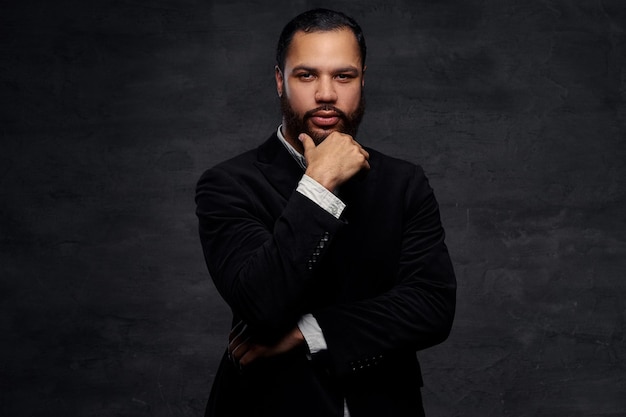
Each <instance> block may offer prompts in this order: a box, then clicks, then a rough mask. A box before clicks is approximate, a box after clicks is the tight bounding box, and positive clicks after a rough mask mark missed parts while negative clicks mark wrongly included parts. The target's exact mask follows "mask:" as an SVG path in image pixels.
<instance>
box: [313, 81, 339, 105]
mask: <svg viewBox="0 0 626 417" xmlns="http://www.w3.org/2000/svg"><path fill="white" fill-rule="evenodd" d="M315 101H317V102H318V103H334V102H335V101H337V92H336V91H335V86H334V85H333V80H332V79H331V78H329V77H321V78H320V79H319V80H318V82H317V89H316V91H315Z"/></svg>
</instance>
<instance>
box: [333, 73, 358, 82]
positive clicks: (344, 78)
mask: <svg viewBox="0 0 626 417" xmlns="http://www.w3.org/2000/svg"><path fill="white" fill-rule="evenodd" d="M335 78H337V80H339V81H350V80H351V79H353V78H354V75H352V74H337V75H336V76H335Z"/></svg>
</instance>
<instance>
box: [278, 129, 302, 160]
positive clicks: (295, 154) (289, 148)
mask: <svg viewBox="0 0 626 417" xmlns="http://www.w3.org/2000/svg"><path fill="white" fill-rule="evenodd" d="M282 127H283V125H280V126H278V131H277V132H276V136H278V139H279V140H280V141H281V143H282V144H283V145H285V148H287V151H289V154H290V155H291V156H292V157H293V159H295V160H296V162H297V163H298V165H300V167H301V168H302V169H303V170H306V159H305V158H304V155H302V154H301V153H300V152H298V151H297V150H296V148H294V147H293V146H291V144H290V143H289V142H287V139H285V137H284V136H283V132H282Z"/></svg>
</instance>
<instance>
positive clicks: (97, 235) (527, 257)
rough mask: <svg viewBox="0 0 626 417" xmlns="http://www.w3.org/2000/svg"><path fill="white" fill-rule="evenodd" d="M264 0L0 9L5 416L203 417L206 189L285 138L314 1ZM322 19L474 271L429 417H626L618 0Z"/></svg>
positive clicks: (65, 1) (384, 147) (211, 329)
mask: <svg viewBox="0 0 626 417" xmlns="http://www.w3.org/2000/svg"><path fill="white" fill-rule="evenodd" d="M10 3H14V4H10ZM269 4H270V2H260V1H252V0H247V1H237V0H228V1H226V0H225V1H214V2H200V1H195V0H185V1H183V0H181V1H174V0H156V1H130V0H103V1H99V2H90V1H79V0H60V1H55V2H51V1H39V2H19V4H18V2H3V3H2V6H0V7H1V10H0V53H1V61H0V88H1V94H0V97H1V102H2V105H1V110H2V112H1V116H0V117H1V118H0V135H1V142H0V219H1V220H0V277H1V280H0V326H1V332H0V349H1V352H0V353H1V355H0V415H2V416H198V415H200V414H201V412H202V410H203V408H204V404H205V401H206V398H207V395H208V391H209V387H210V384H211V381H212V378H213V375H214V373H215V369H216V365H217V361H218V356H219V354H220V353H221V351H222V350H223V349H224V347H225V340H226V333H227V325H228V314H227V310H226V308H225V305H224V303H223V302H222V301H221V299H220V298H219V296H218V295H217V294H216V292H215V290H214V288H213V286H212V284H211V282H210V279H209V276H208V274H207V272H206V268H205V266H204V263H203V259H202V255H201V250H200V245H199V241H198V237H197V232H196V218H195V215H194V208H195V205H194V202H193V197H194V186H195V182H196V180H197V178H198V176H199V175H200V173H201V172H202V171H203V170H204V169H205V168H207V167H209V166H211V165H213V164H215V163H216V162H218V161H220V160H222V159H225V158H226V157H229V156H231V155H234V154H235V153H238V152H240V151H243V150H245V149H247V148H249V147H252V146H255V145H256V144H258V143H259V142H260V141H261V140H262V139H264V138H265V137H266V136H267V135H268V134H269V133H270V132H271V131H272V130H273V129H275V128H276V126H277V124H278V121H279V112H278V101H277V98H276V95H275V89H274V86H273V70H272V69H273V58H272V57H273V53H274V45H275V42H276V39H277V37H278V34H279V32H280V30H281V28H282V26H283V24H284V23H285V22H286V21H287V20H288V19H289V18H290V17H292V16H293V15H295V14H297V13H299V12H301V11H303V10H305V9H307V8H310V7H312V6H318V5H324V3H323V2H315V1H287V0H280V1H274V2H271V4H272V5H271V6H270V5H269ZM332 6H333V7H335V8H337V9H341V10H345V11H347V12H349V13H350V14H352V15H354V16H355V17H356V18H357V20H359V22H360V23H361V24H362V26H363V29H364V31H365V33H366V36H367V40H368V44H369V59H368V65H369V69H368V72H367V83H366V94H367V99H368V111H367V114H366V116H365V119H366V121H365V122H364V125H363V127H362V129H361V132H360V135H359V137H360V140H361V141H362V142H365V143H366V144H367V145H370V146H372V147H375V148H378V149H379V150H381V151H384V152H387V153H389V154H392V155H395V156H401V157H404V158H406V159H409V160H411V161H414V162H418V163H420V164H422V165H423V166H424V168H425V170H426V172H427V174H428V175H429V177H430V179H431V183H432V185H433V186H434V188H435V191H436V194H437V196H438V199H439V201H440V204H441V211H442V218H443V222H444V225H445V226H446V230H447V236H448V243H449V247H450V251H451V253H452V256H453V260H454V264H455V268H456V271H457V274H458V281H459V292H458V303H459V304H458V314H457V319H456V322H455V325H454V328H453V331H452V335H451V337H450V339H449V340H448V341H447V342H446V343H444V344H443V345H440V346H437V347H435V348H432V349H430V350H429V351H427V352H423V353H422V355H421V357H422V361H423V368H424V374H425V382H426V386H425V389H424V391H425V407H426V410H427V412H428V414H429V415H430V416H431V417H433V416H440V417H444V416H446V417H447V416H464V417H465V416H476V417H478V416H480V417H484V416H564V417H565V416H567V417H577V416H624V415H626V395H624V392H626V364H625V360H626V344H625V335H624V327H625V320H626V301H625V299H626V280H625V279H624V278H625V275H626V184H625V180H626V117H625V116H626V115H625V113H626V107H625V95H626V87H625V81H626V68H625V65H624V64H625V56H626V52H625V51H626V47H625V46H626V41H625V35H624V30H625V27H626V4H625V3H624V2H623V0H595V1H573V0H572V1H564V0H541V1H540V0H529V1H514V0H505V1H501V0H470V1H461V0H447V1H440V2H435V1H409V0H406V1H401V0H391V1H386V2H384V4H383V3H382V2H380V3H378V2H374V1H362V2H358V3H357V2H354V3H348V2H345V1H334V2H332ZM382 197H384V196H382Z"/></svg>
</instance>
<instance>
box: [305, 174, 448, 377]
mask: <svg viewBox="0 0 626 417" xmlns="http://www.w3.org/2000/svg"><path fill="white" fill-rule="evenodd" d="M404 211H405V219H406V220H405V221H404V225H403V236H402V244H401V253H400V262H399V268H398V273H397V276H396V277H393V279H392V280H393V282H394V285H393V286H392V287H391V288H390V289H389V290H387V291H386V292H384V293H382V294H380V295H378V296H375V297H373V298H370V299H365V300H360V301H356V302H351V303H345V304H337V305H331V306H328V307H325V308H322V309H319V310H317V311H313V312H312V313H313V315H314V316H315V318H316V319H317V321H318V323H319V325H320V327H321V328H322V331H323V333H324V337H325V339H326V342H327V345H328V352H327V354H326V355H324V356H323V357H324V358H326V359H325V360H329V361H330V362H331V365H332V368H333V369H334V370H335V371H336V372H337V373H339V374H345V373H349V372H351V371H357V370H358V369H361V368H364V367H372V366H373V367H376V366H378V365H382V364H384V363H385V360H386V358H388V357H389V356H391V355H394V354H397V353H398V352H401V351H415V350H419V349H424V348H427V347H430V346H432V345H435V344H437V343H440V342H442V341H443V340H445V339H446V338H447V337H448V335H449V332H450V329H451V326H452V321H453V318H454V313H455V303H456V278H455V274H454V270H453V266H452V263H451V261H450V257H449V254H448V250H447V248H446V245H445V243H444V230H443V227H442V225H441V221H440V215H439V208H438V204H437V201H436V199H435V196H434V194H433V191H432V189H431V188H430V186H429V185H428V181H427V179H426V177H425V176H424V174H423V171H422V170H421V168H419V167H416V171H415V175H414V177H413V179H412V180H411V181H410V185H409V187H408V189H407V192H406V198H405V210H404Z"/></svg>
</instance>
